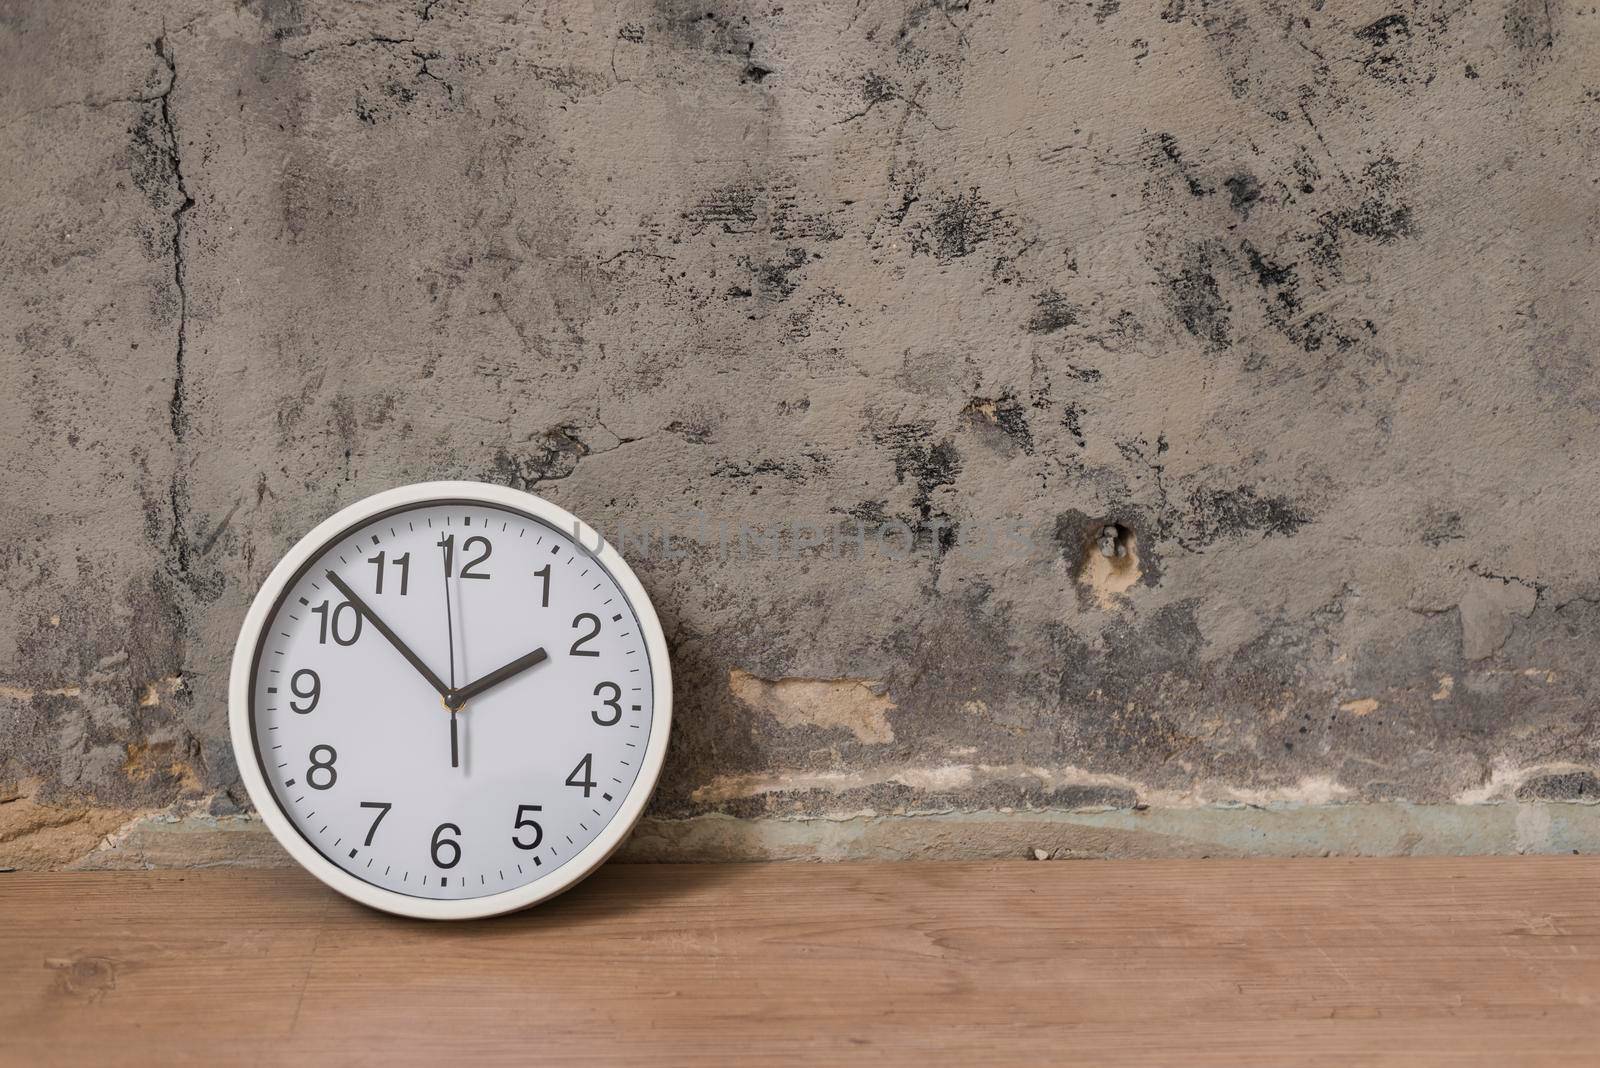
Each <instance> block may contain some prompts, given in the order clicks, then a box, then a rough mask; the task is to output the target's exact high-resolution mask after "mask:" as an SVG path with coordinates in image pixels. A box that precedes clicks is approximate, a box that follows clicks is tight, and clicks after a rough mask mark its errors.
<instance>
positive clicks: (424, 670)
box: [327, 568, 450, 700]
mask: <svg viewBox="0 0 1600 1068" xmlns="http://www.w3.org/2000/svg"><path fill="white" fill-rule="evenodd" d="M327 578H328V581H329V582H331V583H333V585H334V588H335V589H337V590H338V591H339V592H340V593H342V594H344V599H345V600H347V601H349V602H350V603H351V604H353V605H355V606H356V610H357V611H359V612H360V613H361V614H362V615H364V616H366V617H367V622H369V623H371V624H372V625H373V626H374V627H376V628H377V629H378V633H379V634H382V635H383V636H384V637H385V638H387V639H389V644H390V645H392V646H394V647H395V648H396V649H398V650H399V651H400V655H401V656H403V657H405V658H406V660H407V662H409V663H410V664H411V666H412V667H414V668H416V669H417V671H418V672H420V673H421V675H422V677H423V678H425V679H427V680H428V685H429V686H432V687H433V688H434V689H435V690H438V691H439V696H440V697H443V698H445V699H446V700H448V699H449V696H450V687H448V686H446V685H445V684H444V680H443V679H441V678H439V676H437V675H435V674H434V673H433V671H432V669H430V668H429V667H428V665H427V664H424V663H423V662H422V658H421V657H420V656H418V655H417V654H416V653H413V652H412V651H411V647H410V646H409V645H407V644H406V643H405V642H403V641H401V640H400V635H398V634H396V633H395V632H394V631H392V630H390V629H389V624H387V623H385V622H384V621H383V620H381V619H379V618H378V614H377V613H376V612H374V611H373V610H372V608H371V606H369V605H368V604H367V602H365V601H363V600H362V599H361V596H360V594H358V593H356V591H355V590H352V589H351V588H350V587H349V585H347V584H346V583H345V581H344V579H342V578H340V577H339V576H338V575H337V574H336V573H334V571H333V570H332V569H331V568H330V569H329V570H328V572H327Z"/></svg>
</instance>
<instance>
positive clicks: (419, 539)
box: [228, 482, 672, 919]
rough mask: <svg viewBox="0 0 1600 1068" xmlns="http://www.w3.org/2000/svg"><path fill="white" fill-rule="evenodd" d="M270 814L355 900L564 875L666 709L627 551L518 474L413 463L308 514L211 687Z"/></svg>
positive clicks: (472, 899)
mask: <svg viewBox="0 0 1600 1068" xmlns="http://www.w3.org/2000/svg"><path fill="white" fill-rule="evenodd" d="M228 705H229V718H230V722H231V727H232V734H233V749H234V755H235V757H236V758H237V760H238V764H239V773H240V777H241V778H242V779H243V780H244V784H245V787H246V789H248V790H249V792H250V799H251V801H252V802H254V804H255V807H256V809H257V811H258V812H260V814H261V818H262V820H263V821H264V822H265V823H266V825H267V827H268V828H269V829H270V830H271V831H272V833H273V835H274V836H275V837H276V838H277V839H278V841H279V842H280V843H281V844H282V845H283V847H284V848H285V849H286V850H288V852H289V854H290V856H292V857H294V859H295V860H296V861H298V862H299V863H300V864H301V865H303V866H304V867H305V868H306V869H307V870H308V871H310V872H311V873H312V874H313V875H315V876H316V877H317V878H319V879H321V880H322V881H323V882H324V883H327V884H328V885H329V886H330V887H332V888H333V889H335V890H337V891H339V892H340V893H342V894H345V895H346V896H348V897H351V898H354V899H355V900H357V901H360V902H363V903H364V904H367V905H371V906H373V907H375V908H380V909H385V910H387V911H389V912H395V913H400V914H402V915H406V916H417V917H422V918H425V919H468V918H472V917H477V916H490V915H495V914H497V913H502V912H509V911H511V910H513V909H519V908H524V907H526V906H528V905H532V904H534V903H535V902H538V901H542V900H544V899H545V898H548V897H550V896H552V895H554V894H557V893H560V892H561V891H562V890H565V889H566V888H568V887H569V886H571V885H573V884H574V883H576V882H577V881H578V880H580V879H582V878H583V877H584V876H585V875H588V874H589V873H590V872H591V871H593V870H594V869H595V868H596V867H598V866H599V865H600V864H601V863H602V862H604V861H605V859H606V857H607V856H609V855H610V854H611V852H612V851H613V850H615V849H616V848H617V846H618V845H619V844H621V842H622V840H623V838H625V837H626V836H627V834H628V831H629V830H630V829H631V828H632V827H633V825H634V823H635V822H636V821H637V820H638V818H639V814H640V813H641V812H642V811H643V810H644V806H645V802H646V801H648V800H649V797H650V793H651V791H652V790H653V789H654V788H655V784H656V778H657V776H658V774H659V773H660V771H661V761H662V757H663V756H664V754H665V752H666V748H667V733H668V729H669V727H670V726H671V719H672V675H671V669H670V667H669V666H668V663H667V647H666V642H665V640H664V639H663V637H662V634H661V624H660V623H659V622H658V621H657V619H656V613H655V610H654V609H653V608H652V607H651V604H650V599H649V598H648V597H647V596H645V592H644V589H643V588H642V587H641V586H640V585H639V581H638V579H636V578H635V577H634V574H633V571H632V570H631V569H630V568H629V567H628V565H627V564H626V563H625V562H624V561H623V559H622V557H621V556H620V555H618V553H617V551H616V550H615V549H614V548H612V546H611V545H610V544H609V543H606V542H604V541H603V539H601V538H600V536H599V535H598V534H596V533H595V532H594V530H592V529H591V528H589V527H587V526H585V525H584V524H583V523H581V522H579V521H578V520H577V519H576V518H575V517H573V516H572V515H571V514H569V513H567V512H566V511H563V510H562V509H560V508H558V507H556V506H555V505H553V504H551V503H550V502H548V501H545V500H542V499H540V498H538V497H535V496H533V495H531V494H527V493H520V492H518V491H516V490H511V489H506V488H503V487H500V486H490V485H485V484H482V483H477V482H429V483H422V484H419V485H414V486H405V487H401V488H399V489H393V490H389V491H387V492H384V493H379V494H377V495H375V496H372V497H368V498H367V499H366V500H364V501H360V502H359V503H356V504H353V505H351V506H350V507H348V508H346V509H344V510H343V511H341V512H339V513H338V514H337V515H335V516H333V517H332V518H330V519H328V520H327V521H326V522H324V523H322V524H321V525H320V526H318V527H317V528H316V529H315V530H313V531H311V533H309V534H307V535H306V536H305V537H304V538H303V539H301V541H300V542H299V544H297V545H296V546H295V547H294V548H293V549H291V550H290V551H289V553H288V555H286V556H285V557H284V558H283V559H282V560H281V561H280V562H279V563H278V565H277V566H276V567H275V568H273V570H272V573H271V574H270V575H268V576H267V580H266V582H265V584H263V586H262V587H261V591H260V592H259V593H258V594H256V598H255V601H254V602H253V603H252V604H251V606H250V611H249V614H248V615H247V616H246V617H245V621H244V627H243V628H242V629H241V630H240V632H239V644H238V646H237V647H236V648H235V650H234V655H233V672H232V676H231V678H230V681H229V689H228Z"/></svg>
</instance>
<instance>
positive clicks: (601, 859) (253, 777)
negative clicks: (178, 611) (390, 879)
mask: <svg viewBox="0 0 1600 1068" xmlns="http://www.w3.org/2000/svg"><path fill="white" fill-rule="evenodd" d="M433 501H441V502H442V501H473V502H479V503H482V504H485V505H492V506H494V507H497V508H505V509H509V510H511V511H514V512H521V513H523V514H525V515H527V516H529V517H531V518H533V519H536V520H540V521H543V522H545V523H548V524H550V525H551V526H553V527H555V528H556V529H557V530H559V531H561V532H562V533H564V534H568V535H570V536H571V537H572V538H573V539H574V540H575V541H577V542H578V543H579V545H580V546H582V547H583V548H584V549H585V551H587V552H588V553H589V555H590V557H592V558H593V559H594V560H595V561H597V562H598V563H599V564H600V566H602V567H604V568H605V569H606V570H607V571H608V572H610V574H611V577H612V578H613V579H615V580H616V583H617V587H618V588H619V589H621V590H622V592H623V594H624V595H625V596H626V597H627V598H628V602H629V604H630V605H631V606H632V608H633V611H634V614H635V615H636V616H637V617H638V620H639V626H640V629H641V633H642V634H643V635H644V639H645V649H646V651H647V652H648V653H649V656H650V674H651V688H652V691H653V693H652V697H653V704H652V707H651V719H650V739H649V741H648V742H646V743H645V751H644V757H643V759H642V760H641V761H640V764H639V774H638V776H637V777H636V778H635V779H634V781H633V785H632V786H631V787H629V789H628V793H627V795H626V796H625V797H624V798H623V800H622V804H621V805H620V806H619V807H618V809H617V815H616V817H615V818H614V819H613V820H611V822H610V823H608V824H606V826H605V828H604V829H603V830H601V832H600V834H599V835H598V836H596V837H595V839H594V841H592V842H590V843H589V844H588V845H587V846H585V847H584V848H583V849H582V850H580V851H579V852H578V854H577V855H576V856H574V857H572V858H571V859H570V860H568V861H567V862H566V863H565V864H563V865H561V866H560V867H559V868H557V869H556V870H555V871H553V872H551V873H550V874H549V875H547V876H544V877H542V878H539V879H535V880H534V881H533V882H530V883H525V884H523V885H522V886H518V887H513V888H512V889H510V890H505V891H502V892H501V893H497V894H488V895H485V896H483V897H474V898H462V899H455V900H449V899H439V898H421V897H411V896H409V895H407V894H401V893H397V892H396V891H393V890H387V889H385V888H383V887H381V886H375V885H374V884H372V883H369V882H366V881H365V880H363V879H359V878H357V877H356V876H354V875H351V874H350V873H349V872H347V871H345V870H344V869H343V868H341V867H339V866H338V865H337V864H335V863H334V862H333V861H331V860H329V859H328V858H327V857H325V856H323V855H322V854H321V853H319V852H318V851H317V850H316V848H315V847H314V846H312V845H311V843H310V842H308V841H307V840H306V839H305V838H304V837H303V836H302V835H301V834H300V832H299V831H298V830H296V829H295V827H294V825H293V824H291V823H290V822H289V819H288V817H287V816H285V815H284V813H283V810H282V809H281V808H280V807H279V805H278V800H277V797H276V796H275V795H274V794H273V792H272V790H271V789H270V788H269V787H268V786H267V780H266V776H265V775H264V774H262V770H261V763H260V759H259V756H258V754H257V752H256V744H255V738H254V735H253V731H252V725H251V722H250V687H251V677H250V676H251V671H252V669H253V667H254V664H255V658H256V649H257V646H258V645H259V644H260V642H261V637H262V634H261V631H262V628H263V627H265V626H266V623H267V620H268V617H270V616H271V614H272V611H273V609H274V608H275V607H276V605H277V603H278V601H279V599H280V597H281V596H282V595H283V593H284V591H285V590H286V589H287V588H288V586H289V584H290V583H291V582H292V581H293V580H294V578H295V576H296V575H298V574H299V572H300V569H301V568H302V567H304V566H305V565H306V564H308V563H309V562H310V561H311V560H312V559H313V558H314V557H316V556H317V555H318V554H320V553H322V552H323V551H325V550H326V549H327V548H328V546H330V545H332V544H334V543H336V542H337V541H338V540H339V539H340V538H341V537H343V536H344V535H345V534H346V533H348V532H349V531H350V530H352V529H354V528H356V527H359V526H361V525H362V524H364V523H366V522H368V521H369V520H371V519H373V518H374V517H376V516H378V515H381V514H383V513H385V512H392V511H395V510H396V509H401V508H414V507H417V506H420V505H425V504H428V503H430V502H433ZM596 544H598V545H599V546H600V548H599V550H598V551H593V550H591V549H590V548H589V547H590V546H592V545H596ZM228 720H229V727H230V733H231V735H232V739H233V756H234V761H235V762H236V763H237V764H238V766H239V777H240V779H241V780H242V781H243V782H244V786H245V790H246V791H247V792H248V793H249V795H250V801H251V803H252V804H253V805H254V806H255V809H256V812H257V813H258V814H259V815H260V817H261V821H262V822H263V823H265V824H266V825H267V829H268V830H269V831H271V832H272V836H273V837H274V838H276V839H277V840H278V844H279V845H281V846H282V847H283V848H284V850H285V851H287V852H288V854H289V855H290V856H291V857H293V858H294V860H295V861H296V862H297V863H298V864H299V865H300V866H301V867H302V868H304V869H306V870H307V871H308V872H310V873H311V874H312V875H314V876H316V877H317V878H318V879H320V880H321V881H322V882H323V883H325V884H326V885H327V886H329V887H330V888H332V889H334V890H337V891H338V892H339V893H341V894H343V895H344V896H346V897H348V898H351V899H353V900H355V901H359V902H361V903H362V904H363V905H370V906H371V907H372V908H375V909H381V910H383V911H385V912H392V913H396V914H398V915H401V916H412V917H415V918H417V919H424V920H470V919H477V918H480V917H484V916H498V915H501V914H503V913H507V912H515V911H516V910H518V909H524V908H527V907H528V906H530V905H536V904H538V903H539V902H541V901H545V900H548V899H549V898H552V897H555V896H556V895H557V894H559V893H561V892H562V891H564V890H567V889H569V888H571V887H572V886H574V885H576V884H577V883H578V882H580V881H582V880H583V879H584V878H585V877H587V876H588V875H590V874H591V873H593V872H594V871H595V869H597V868H599V867H600V865H601V864H603V863H605V861H606V859H607V858H608V857H610V856H611V854H612V853H614V852H615V851H616V850H617V847H618V846H620V845H621V844H622V843H623V841H624V840H625V839H626V838H627V837H628V834H629V832H630V831H632V830H633V827H634V825H635V824H636V823H638V822H639V817H640V816H641V815H642V814H643V813H644V807H645V805H646V804H647V803H648V802H649V800H650V795H651V794H652V793H653V792H654V791H655V786H656V780H657V779H658V778H659V777H660V774H661V764H662V761H663V759H664V758H665V757H666V753H667V737H668V735H669V734H670V733H671V728H672V666H671V663H670V661H669V660H668V658H667V641H666V637H665V636H664V635H663V634H662V632H661V621H660V620H659V619H658V618H657V617H656V611H655V606H654V605H653V604H651V603H650V597H649V595H648V594H646V593H645V591H644V587H643V586H641V585H640V584H639V579H638V577H637V576H635V575H634V573H633V569H632V568H630V567H629V566H628V564H627V561H625V560H623V558H622V556H621V554H619V553H618V552H617V551H616V549H614V548H612V546H611V543H610V542H608V541H606V540H605V539H604V538H603V537H601V535H600V534H599V533H598V532H597V531H595V530H594V528H592V527H590V526H589V525H588V524H586V523H584V522H583V521H582V520H580V519H578V517H576V516H574V515H573V514H572V513H571V512H568V511H567V510H566V509H564V508H561V507H559V506H558V505H555V504H552V503H550V502H549V501H547V500H545V499H544V498H543V497H536V496H534V495H533V494H531V493H524V492H522V491H521V490H514V489H510V488H508V487H505V486H495V485H490V484H488V483H485V482H418V483H414V484H412V485H409V486H399V487H397V488H395V489H390V490H384V491H383V492H382V493H375V494H373V495H372V496H370V497H367V498H365V499H363V500H360V501H357V502H356V503H354V504H352V505H350V506H349V507H347V508H343V509H341V510H340V511H338V512H337V513H335V514H334V515H332V516H330V517H329V518H327V519H325V520H323V521H322V522H321V523H319V524H317V526H316V527H314V528H313V529H312V530H311V531H310V533H308V534H306V536H305V537H303V538H301V539H300V540H299V541H298V542H296V543H295V545H294V547H293V548H292V549H290V550H289V551H288V552H287V553H285V554H284V557H283V559H281V560H279V561H278V564H277V566H276V567H274V568H273V569H272V572H271V573H270V574H269V575H268V576H267V579H266V581H265V582H263V583H262V584H261V589H260V590H258V591H257V593H256V596H255V600H254V601H252V602H251V604H250V611H249V612H247V613H246V614H245V617H244V625H243V626H242V627H240V628H239V640H238V643H237V644H236V645H235V646H234V649H233V667H232V671H231V674H230V676H229V679H228Z"/></svg>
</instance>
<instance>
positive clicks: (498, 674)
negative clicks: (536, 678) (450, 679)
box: [445, 646, 547, 708]
mask: <svg viewBox="0 0 1600 1068" xmlns="http://www.w3.org/2000/svg"><path fill="white" fill-rule="evenodd" d="M545 659H547V657H546V655H545V651H544V647H543V646H541V647H539V648H538V649H535V650H534V651H533V652H531V653H525V654H524V655H522V656H519V657H517V658H516V659H515V660H513V661H511V663H509V664H507V665H505V666H504V667H499V668H495V669H494V670H493V671H491V672H489V674H487V675H485V676H484V677H483V678H481V679H479V680H478V681H477V682H469V683H467V684H466V685H465V686H463V687H461V689H459V690H457V691H456V692H455V693H452V694H447V695H445V703H446V704H448V705H449V706H450V707H451V708H460V707H461V706H462V705H463V704H465V703H466V702H467V700H468V699H469V698H471V697H476V696H477V695H478V694H480V693H482V692H483V691H485V690H487V689H488V688H489V687H491V686H498V685H500V684H501V683H502V682H504V681H506V680H507V679H509V678H510V677H511V676H513V675H515V674H517V673H519V672H522V671H526V670H528V669H529V668H531V667H533V665H535V664H537V663H539V662H540V661H542V660H545Z"/></svg>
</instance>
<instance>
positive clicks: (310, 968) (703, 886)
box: [0, 857, 1600, 1066]
mask: <svg viewBox="0 0 1600 1068" xmlns="http://www.w3.org/2000/svg"><path fill="white" fill-rule="evenodd" d="M1597 891H1600V858H1580V857H1527V858H1494V859H1478V860H1457V859H1405V860H1300V861H1131V862H1099V861H1076V862H1052V863H1023V862H1004V863H984V864H954V863H947V864H837V865H794V864H768V865H755V864H749V865H725V866H723V865H719V866H631V867H630V866H620V865H613V866H610V867H607V868H605V869H603V870H602V871H601V872H600V873H598V874H597V875H596V876H595V877H594V878H592V879H590V880H589V881H588V882H586V883H584V884H582V885H581V886H579V887H578V888H577V889H575V890H573V891H572V892H570V893H568V894H567V895H566V896H564V897H562V898H559V899H557V900H556V901H553V902H550V903H547V904H545V905H543V906H540V907H538V908H535V909H533V910H531V911H529V912H524V913H520V914H518V915H514V916H509V917H503V918H501V919H498V920H488V921H478V922H474V923H466V924H453V925H443V924H430V923H425V922H422V921H415V920H401V919H395V918H391V917H388V916H383V915H380V914H378V913H375V912H371V911H368V910H366V909H364V908H362V907H361V906H358V905H355V904H353V903H351V902H348V901H346V900H344V899H343V898H341V897H338V896H337V895H335V894H333V893H332V892H330V891H328V890H325V889H324V888H323V887H322V886H321V885H320V884H319V883H316V882H314V881H313V880H312V879H311V878H310V877H309V876H306V875H303V874H301V873H299V872H297V871H254V872H247V871H204V872H149V873H145V872H130V873H97V874H87V873H85V874H72V873H62V874H20V873H14V874H6V875H0V1062H3V1063H6V1064H26V1065H35V1064H125V1063H149V1064H174V1063H185V1062H203V1063H206V1064H235V1063H282V1064H293V1065H306V1064H314V1063H324V1062H337V1063H343V1064H349V1063H374V1064H377V1063H381V1064H390V1063H396V1062H404V1063H413V1062H415V1063H428V1064H436V1065H437V1064H444V1065H457V1064H484V1063H515V1064H529V1063H535V1062H538V1063H599V1064H615V1063H623V1062H633V1063H649V1064H652V1065H654V1064H679V1063H689V1062H701V1063H705V1062H708V1061H709V1062H711V1063H737V1064H758V1063H774V1062H806V1063H835V1062H840V1061H857V1062H867V1063H872V1064H875V1065H882V1064H898V1063H908V1064H909V1063H929V1062H936V1063H961V1064H984V1065H987V1064H994V1063H1029V1064H1040V1063H1083V1064H1140V1065H1146V1064H1149V1065H1166V1064H1219V1065H1252V1064H1261V1065H1286V1064H1335V1065H1353V1064H1377V1063H1395V1064H1433V1063H1438V1064H1445V1063H1449V1064H1483V1065H1506V1064H1516V1063H1521V1064H1544V1063H1549V1064H1562V1065H1568V1066H1570V1065H1575V1064H1594V1063H1600V893H1597Z"/></svg>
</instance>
